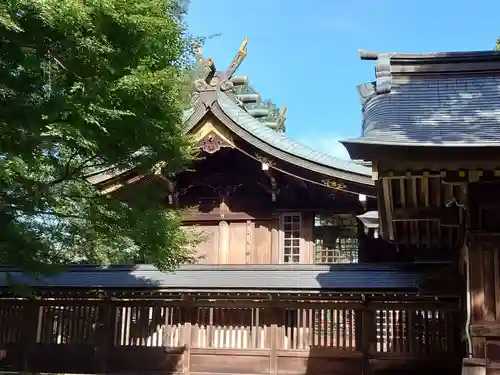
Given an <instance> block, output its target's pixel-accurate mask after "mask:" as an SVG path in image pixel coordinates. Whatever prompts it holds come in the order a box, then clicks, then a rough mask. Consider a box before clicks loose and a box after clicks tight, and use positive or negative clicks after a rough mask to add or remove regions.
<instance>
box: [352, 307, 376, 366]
mask: <svg viewBox="0 0 500 375" xmlns="http://www.w3.org/2000/svg"><path fill="white" fill-rule="evenodd" d="M360 312H361V324H360V325H361V329H360V330H359V332H360V336H361V337H360V340H359V342H360V344H359V346H358V347H357V348H356V349H357V350H361V353H362V354H363V364H362V366H363V367H362V368H363V375H369V374H370V362H369V360H370V356H371V355H372V354H374V352H375V338H376V332H375V329H376V327H375V314H374V311H373V310H372V309H371V308H370V305H369V303H368V302H365V303H364V304H363V310H361V311H360ZM356 328H357V327H356ZM356 342H358V340H356Z"/></svg>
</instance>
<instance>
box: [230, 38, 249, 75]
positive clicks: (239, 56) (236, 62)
mask: <svg viewBox="0 0 500 375" xmlns="http://www.w3.org/2000/svg"><path fill="white" fill-rule="evenodd" d="M247 45H248V37H247V36H246V37H245V39H243V42H242V43H241V45H240V49H239V50H238V52H237V53H236V56H235V57H234V59H233V61H232V62H231V64H230V65H229V66H228V67H227V69H226V72H225V73H226V74H225V75H226V79H230V78H231V77H232V76H233V74H234V73H235V72H236V70H238V68H239V67H240V65H241V63H242V62H243V60H245V57H246V56H247V54H248V49H247Z"/></svg>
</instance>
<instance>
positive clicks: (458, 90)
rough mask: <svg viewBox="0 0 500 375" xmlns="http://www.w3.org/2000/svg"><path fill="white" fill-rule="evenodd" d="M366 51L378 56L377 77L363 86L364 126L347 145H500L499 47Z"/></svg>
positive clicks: (369, 55)
mask: <svg viewBox="0 0 500 375" xmlns="http://www.w3.org/2000/svg"><path fill="white" fill-rule="evenodd" d="M361 57H362V59H369V60H376V61H377V63H376V81H375V82H372V83H367V84H364V85H360V86H358V91H359V94H360V99H361V103H362V105H363V127H362V129H363V131H362V136H361V137H360V138H357V139H349V140H345V141H342V143H343V144H344V145H346V147H348V146H349V145H350V144H360V145H361V144H372V145H377V144H380V145H394V146H444V147H449V146H451V147H470V146H472V147H484V146H500V109H499V107H498V103H499V102H500V90H499V89H498V88H499V87H500V75H499V73H500V53H499V52H494V51H481V52H451V53H434V54H387V53H371V52H366V51H361ZM351 156H353V155H351Z"/></svg>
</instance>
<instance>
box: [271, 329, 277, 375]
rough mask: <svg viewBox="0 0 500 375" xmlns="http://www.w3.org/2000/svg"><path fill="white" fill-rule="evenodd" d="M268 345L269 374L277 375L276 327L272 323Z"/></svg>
mask: <svg viewBox="0 0 500 375" xmlns="http://www.w3.org/2000/svg"><path fill="white" fill-rule="evenodd" d="M269 344H270V345H269V348H270V350H269V373H270V375H276V374H277V373H278V325H277V324H276V323H274V322H273V323H272V324H271V332H270V342H269Z"/></svg>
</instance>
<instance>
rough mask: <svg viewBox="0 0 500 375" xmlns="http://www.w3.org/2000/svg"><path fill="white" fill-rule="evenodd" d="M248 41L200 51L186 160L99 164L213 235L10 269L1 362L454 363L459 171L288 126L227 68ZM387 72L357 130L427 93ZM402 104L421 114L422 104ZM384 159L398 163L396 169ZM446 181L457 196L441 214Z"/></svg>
mask: <svg viewBox="0 0 500 375" xmlns="http://www.w3.org/2000/svg"><path fill="white" fill-rule="evenodd" d="M246 51H247V50H246V42H245V43H244V44H243V45H242V47H241V48H240V50H239V51H238V53H237V55H236V57H235V59H234V61H233V62H232V63H231V64H230V65H229V67H228V68H227V69H226V70H222V71H218V70H217V69H215V66H214V63H213V61H212V59H204V58H203V56H202V54H201V51H200V50H199V48H198V50H197V56H198V59H199V71H198V79H197V81H196V82H195V87H196V91H195V92H194V94H193V106H192V108H191V109H189V110H188V111H186V113H185V123H186V131H187V132H189V133H190V134H191V135H192V136H193V137H194V138H195V139H196V140H197V141H198V144H199V149H200V156H201V158H200V160H198V161H197V162H196V164H195V165H194V166H193V167H192V168H191V169H190V170H188V171H184V172H182V173H179V174H177V175H175V176H170V175H166V174H163V173H161V171H158V170H157V171H154V172H151V173H149V174H140V173H138V171H136V170H134V169H130V170H125V171H116V170H114V169H112V168H110V169H109V170H103V171H100V172H99V173H96V174H95V175H93V176H91V177H89V181H90V182H91V183H93V184H95V185H97V186H99V187H100V189H102V191H103V193H104V194H108V195H109V196H110V197H111V198H113V199H124V198H123V196H121V195H120V194H121V192H122V191H123V190H124V189H123V186H128V187H130V186H132V187H133V189H134V190H133V191H135V192H137V194H141V192H145V191H146V190H147V191H148V192H155V194H152V195H155V196H156V197H157V198H156V199H157V200H156V201H155V204H158V205H163V206H164V207H165V208H166V209H167V208H176V209H179V210H181V212H182V214H183V217H184V225H185V226H186V228H189V229H193V230H197V231H199V232H200V233H201V234H202V235H203V241H202V242H201V243H200V244H199V245H198V247H197V248H196V249H195V250H196V256H195V258H196V263H197V264H192V265H185V266H182V267H180V269H178V270H175V271H174V272H170V273H162V272H159V271H158V270H156V269H154V268H153V267H151V266H148V265H137V266H111V267H108V268H99V267H95V266H92V265H85V266H73V267H70V268H69V269H68V271H67V272H65V273H62V274H60V275H57V276H53V277H47V278H44V279H41V280H33V279H30V278H29V277H28V276H26V275H22V274H20V273H19V272H17V271H15V270H11V269H0V283H1V284H0V285H3V286H4V287H3V288H2V289H1V290H2V293H3V294H2V296H3V297H2V300H1V301H0V321H1V324H0V344H1V345H3V348H4V349H3V351H0V354H1V353H3V355H2V356H5V358H4V359H3V360H2V361H0V369H2V370H12V371H20V370H29V371H37V372H59V373H60V372H76V373H97V372H99V373H114V374H116V373H141V374H145V373H166V374H186V375H187V374H192V375H209V374H214V375H215V374H247V375H250V374H252V375H257V374H269V375H278V374H279V375H284V374H296V375H298V374H308V375H326V374H339V375H346V374H352V375H359V374H399V373H403V372H404V373H405V374H421V373H422V372H424V371H425V372H426V373H427V374H429V375H430V374H441V373H446V374H448V373H449V374H458V373H459V372H460V369H461V364H462V358H463V357H464V348H465V345H464V342H463V341H462V336H463V335H462V330H463V327H464V325H465V318H466V314H465V311H464V310H465V309H464V308H463V306H464V298H463V297H464V293H463V291H464V283H463V282H462V281H463V280H465V278H464V277H463V276H460V272H459V267H458V263H457V257H458V254H459V250H460V249H461V248H462V246H463V237H464V229H463V225H462V224H463V220H464V216H463V212H464V211H463V210H461V209H459V208H458V207H460V204H463V202H464V200H463V199H465V198H464V197H465V195H464V194H465V192H464V186H465V185H464V184H458V182H456V183H455V182H453V183H450V184H448V183H444V182H446V181H447V180H446V178H444V177H442V174H441V172H440V171H438V172H436V173H438V174H436V175H435V174H434V172H435V171H434V170H429V171H428V172H426V173H428V174H427V175H426V176H427V177H426V180H425V183H422V181H424V180H423V179H420V180H419V179H416V178H414V177H413V175H412V174H411V173H410V171H411V170H412V168H410V167H408V168H406V167H405V168H404V169H403V171H402V172H404V174H403V175H402V176H399V175H398V174H397V173H400V172H401V171H400V169H398V168H394V165H395V166H399V164H394V165H393V164H390V163H389V162H388V163H389V164H390V165H389V164H387V165H386V164H383V163H382V164H381V163H380V162H379V160H378V159H377V157H378V156H380V157H385V155H392V154H390V153H389V151H388V150H389V149H390V147H388V146H386V145H378V146H373V147H374V148H373V150H375V151H374V153H372V154H367V153H363V152H362V151H359V157H358V156H357V152H358V151H357V150H358V149H357V148H356V147H358V146H356V145H354V143H355V142H353V146H351V145H349V147H348V148H349V151H350V152H351V155H352V156H353V159H365V160H373V166H372V164H370V163H366V162H361V161H360V162H357V161H345V160H339V159H336V158H333V157H331V156H329V155H326V154H323V153H321V152H318V151H316V150H313V149H310V148H308V147H306V146H304V145H302V144H299V143H297V142H294V141H292V140H291V139H289V138H288V137H287V136H286V134H285V125H286V121H285V113H286V107H284V108H283V109H282V110H279V109H278V108H276V106H275V105H274V104H273V103H272V102H270V101H263V100H261V98H260V95H259V93H258V92H256V91H255V90H254V89H253V88H252V86H251V85H249V82H248V78H247V77H242V76H236V75H235V72H236V69H237V68H238V66H239V64H240V63H241V61H242V60H243V58H244V57H245V56H246ZM381 61H386V60H381ZM387 61H389V63H388V65H387V64H386V65H387V66H390V61H391V60H387ZM384 66H385V65H384ZM379 70H380V69H379ZM389 70H390V69H389ZM380 71H382V70H380ZM379 75H380V76H381V77H386V76H387V75H385V71H383V72H382V73H379ZM406 79H407V80H408V79H409V78H406ZM411 79H413V78H411ZM418 79H421V78H418ZM378 81H380V79H378V80H377V82H378ZM382 81H383V82H384V83H380V84H379V85H378V86H377V85H375V86H373V85H372V86H369V85H368V86H366V87H365V86H363V87H362V88H361V89H362V90H365V89H366V90H370V89H372V91H370V95H372V96H371V97H370V99H368V100H367V101H366V103H365V104H364V112H365V134H367V133H368V132H367V131H366V129H368V128H369V126H370V125H369V121H370V119H371V118H373V119H374V120H373V123H372V124H373V125H372V128H373V127H374V126H375V124H378V123H380V121H381V120H382V119H384V117H383V115H387V116H389V119H390V121H393V119H394V117H391V116H395V115H393V114H392V113H393V110H392V109H391V107H390V106H391V104H392V103H393V102H394V100H398V98H401V100H402V99H403V98H408V99H407V100H408V104H401V106H402V108H407V107H404V106H405V105H406V106H411V105H412V103H413V101H412V95H417V96H418V95H420V96H418V97H422V96H425V92H426V89H422V88H421V87H422V86H418V85H417V91H416V92H417V94H414V93H413V92H412V93H406V92H405V93H402V92H401V89H398V90H399V91H398V90H397V89H396V88H399V87H403V86H397V84H396V78H393V82H392V86H390V85H389V86H390V87H389V89H385V90H386V91H381V90H380V87H386V86H387V80H385V81H384V80H382ZM389 81H390V77H389ZM419 82H420V81H419ZM377 84H378V83H377ZM384 85H386V86H384ZM408 87H411V85H410V86H408ZM391 89H392V91H391ZM376 90H379V91H376ZM399 93H401V95H400V96H398V94H399ZM384 95H385V96H384ZM385 97H390V98H392V97H394V98H395V99H392V101H391V100H389V101H383V98H385ZM450 100H454V99H453V98H452V99H450ZM464 100H465V99H464ZM379 103H380V104H379ZM377 105H378V106H379V107H377ZM376 108H379V110H378V112H376ZM408 108H409V107H408ZM450 108H452V107H450ZM370 111H371V112H370ZM369 113H375V114H374V115H373V117H371V118H370V117H369V116H368V115H369ZM402 113H404V114H405V115H406V116H408V117H411V116H412V115H413V114H415V116H416V118H420V117H419V115H418V114H417V112H416V110H412V111H411V112H405V111H404V110H403V111H402ZM377 116H378V117H377ZM377 119H378V122H377ZM436 121H437V120H436ZM390 124H395V125H394V129H395V127H396V125H398V124H397V123H395V122H391V123H390ZM389 131H391V132H393V134H397V133H395V130H393V128H391V129H389ZM360 142H361V141H360ZM363 147H364V146H363ZM363 147H362V146H359V150H362V149H363ZM367 147H368V146H367ZM370 147H371V146H370ZM354 148H356V150H354ZM363 150H364V149H363ZM402 152H403V151H402ZM432 152H434V151H432ZM398 155H399V156H398V159H396V158H392V159H391V158H388V159H387V160H389V161H390V160H400V159H401V160H402V162H403V163H406V162H405V157H406V156H407V155H408V154H404V153H403V154H402V155H403V156H400V154H398ZM430 155H434V154H433V153H431V154H430ZM410 159H411V160H412V162H409V161H408V163H410V164H411V163H417V164H418V162H417V161H413V160H414V159H412V158H410ZM384 160H386V159H384ZM410 164H409V165H410ZM411 165H413V164H411ZM415 165H416V164H415ZM374 168H378V169H377V170H378V175H376V174H375V175H374V174H373V170H374ZM383 168H387V173H388V171H389V170H392V171H394V173H396V174H395V175H394V176H391V177H390V178H389V177H386V175H385V174H384V173H385V171H386V170H385V169H383ZM407 173H410V174H407ZM467 173H469V172H467ZM467 173H466V175H467V176H468V174H467ZM466 175H464V176H466ZM446 176H449V175H446ZM457 176H462V175H461V174H460V175H457ZM464 176H462V177H460V178H462V180H464V179H465V177H464ZM457 178H458V177H457ZM462 180H458V181H459V182H460V181H462ZM443 181H444V182H443ZM453 181H455V180H453ZM388 186H389V187H390V188H388ZM388 189H392V190H391V194H393V195H391V196H389V195H388V191H389V190H388ZM446 197H448V198H446ZM452 197H455V198H456V201H454V202H455V203H456V204H455V205H453V207H452V208H450V210H449V211H446V212H445V213H443V212H444V211H443V210H441V206H442V205H443V202H445V199H451V198H452ZM377 199H378V201H377ZM377 202H378V204H377ZM424 208H425V209H426V210H427V211H425V210H424ZM411 210H413V211H411ZM419 210H420V211H422V210H424V211H425V212H434V215H441V216H439V217H438V218H436V217H434V216H428V217H426V218H424V219H415V220H418V221H415V220H414V218H415V216H411V215H417V214H418V215H421V213H419ZM433 210H434V211H433ZM378 212H380V224H379V215H378ZM412 212H415V213H413V214H412ZM449 212H453V213H455V214H456V215H455V214H453V213H452V214H449ZM389 215H392V216H389ZM398 215H399V216H398ZM428 215H431V213H429V214H428ZM457 215H458V216H457ZM491 259H492V260H491V263H490V264H495V263H494V261H493V258H491ZM495 259H496V258H495ZM484 264H487V263H484ZM10 279H14V280H21V281H23V282H25V283H28V284H31V285H32V286H33V287H34V290H35V297H36V298H31V299H23V298H20V297H16V296H15V295H14V294H13V292H12V291H11V290H9V289H8V288H7V287H6V285H7V281H8V280H10ZM484 303H486V302H484Z"/></svg>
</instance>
